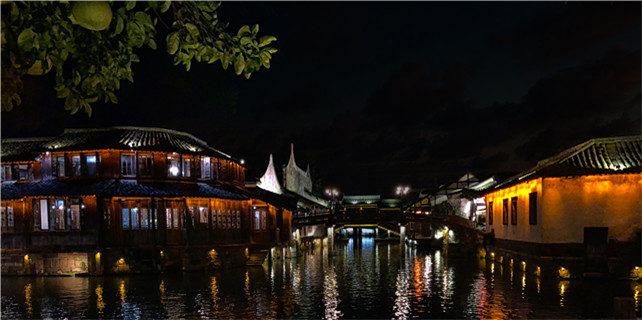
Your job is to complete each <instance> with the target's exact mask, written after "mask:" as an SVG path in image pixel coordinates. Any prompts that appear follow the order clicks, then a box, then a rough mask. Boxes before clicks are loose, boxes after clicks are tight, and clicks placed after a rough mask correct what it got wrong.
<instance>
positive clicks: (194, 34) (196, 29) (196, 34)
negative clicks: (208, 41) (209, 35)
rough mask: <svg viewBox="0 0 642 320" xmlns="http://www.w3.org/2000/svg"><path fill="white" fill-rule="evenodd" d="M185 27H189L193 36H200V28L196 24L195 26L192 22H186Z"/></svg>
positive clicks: (188, 30) (188, 29)
mask: <svg viewBox="0 0 642 320" xmlns="http://www.w3.org/2000/svg"><path fill="white" fill-rule="evenodd" d="M185 28H187V32H189V34H190V35H191V36H192V37H194V38H196V37H198V35H199V32H198V28H196V26H195V25H193V24H191V23H186V24H185Z"/></svg>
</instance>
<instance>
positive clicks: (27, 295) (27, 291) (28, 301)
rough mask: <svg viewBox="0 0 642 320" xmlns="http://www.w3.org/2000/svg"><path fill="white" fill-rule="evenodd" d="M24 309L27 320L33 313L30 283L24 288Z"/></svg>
mask: <svg viewBox="0 0 642 320" xmlns="http://www.w3.org/2000/svg"><path fill="white" fill-rule="evenodd" d="M25 307H26V309H27V312H26V313H27V314H26V315H27V318H31V313H32V312H33V304H32V302H31V283H29V284H27V285H26V286H25Z"/></svg>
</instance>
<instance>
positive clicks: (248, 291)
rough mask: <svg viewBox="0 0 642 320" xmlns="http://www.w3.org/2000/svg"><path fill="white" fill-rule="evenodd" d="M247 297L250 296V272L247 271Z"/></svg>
mask: <svg viewBox="0 0 642 320" xmlns="http://www.w3.org/2000/svg"><path fill="white" fill-rule="evenodd" d="M245 295H246V296H247V297H249V296H250V272H249V271H245Z"/></svg>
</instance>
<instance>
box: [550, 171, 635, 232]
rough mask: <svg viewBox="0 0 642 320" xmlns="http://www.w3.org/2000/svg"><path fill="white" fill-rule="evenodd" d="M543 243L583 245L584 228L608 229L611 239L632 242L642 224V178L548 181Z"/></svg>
mask: <svg viewBox="0 0 642 320" xmlns="http://www.w3.org/2000/svg"><path fill="white" fill-rule="evenodd" d="M542 191H543V195H542V199H541V200H542V201H541V206H540V207H539V210H540V217H541V218H542V219H541V220H542V228H543V230H542V231H543V233H542V242H544V243H583V242H584V228H585V227H608V228H609V239H613V240H619V241H627V240H631V237H632V236H633V234H634V232H635V230H637V229H639V228H640V225H641V223H640V221H641V220H642V174H640V173H636V174H616V175H594V176H582V177H569V178H545V179H544V180H543V182H542Z"/></svg>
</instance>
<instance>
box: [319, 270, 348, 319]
mask: <svg viewBox="0 0 642 320" xmlns="http://www.w3.org/2000/svg"><path fill="white" fill-rule="evenodd" d="M323 302H324V304H325V319H339V318H340V317H341V316H343V312H341V311H340V310H339V309H338V307H339V303H340V302H341V300H340V299H339V290H338V285H337V275H336V273H335V271H334V266H333V265H329V266H328V268H327V270H326V273H325V281H324V288H323Z"/></svg>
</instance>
